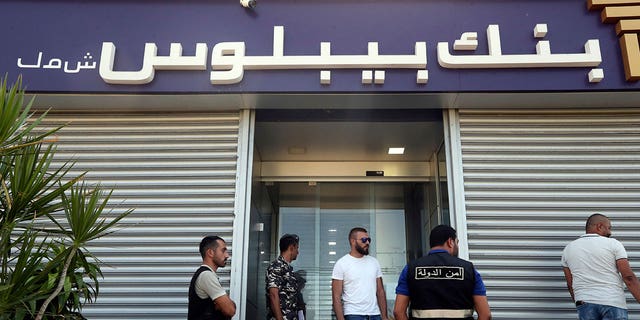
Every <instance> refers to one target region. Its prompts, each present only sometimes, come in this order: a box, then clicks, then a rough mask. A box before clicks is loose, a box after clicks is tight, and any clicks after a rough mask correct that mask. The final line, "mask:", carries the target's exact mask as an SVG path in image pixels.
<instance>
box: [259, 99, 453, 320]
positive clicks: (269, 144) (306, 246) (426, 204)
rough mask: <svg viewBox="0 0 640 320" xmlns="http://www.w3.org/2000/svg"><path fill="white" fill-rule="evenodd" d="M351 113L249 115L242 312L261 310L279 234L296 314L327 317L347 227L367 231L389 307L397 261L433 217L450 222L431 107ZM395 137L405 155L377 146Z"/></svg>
mask: <svg viewBox="0 0 640 320" xmlns="http://www.w3.org/2000/svg"><path fill="white" fill-rule="evenodd" d="M361 113H362V112H354V111H350V112H348V114H347V115H346V116H345V118H340V117H337V116H336V114H335V113H331V114H330V119H319V118H322V117H318V116H317V115H316V116H315V117H313V118H312V119H313V121H310V120H309V119H306V118H304V117H298V118H296V119H291V118H287V119H284V120H283V119H280V118H278V119H275V118H274V117H273V115H270V116H266V117H265V116H263V117H260V116H256V130H255V135H254V136H255V148H254V162H253V163H254V165H253V167H254V175H253V180H254V184H253V188H252V192H251V194H252V196H251V198H252V201H251V215H250V226H251V227H250V230H249V241H248V243H249V247H248V249H249V250H248V259H247V261H248V271H249V272H248V273H247V274H246V281H247V285H246V288H247V291H246V297H247V298H246V302H247V303H246V306H247V307H246V308H247V309H246V315H247V317H246V319H264V318H265V314H266V308H267V300H266V291H265V273H266V269H267V267H268V266H269V264H270V262H271V261H273V260H274V259H276V258H277V257H278V255H279V248H278V240H279V238H280V237H281V236H282V235H283V234H286V233H289V234H291V233H294V234H297V235H298V236H299V237H300V253H299V256H298V258H297V259H296V260H295V261H294V262H293V263H292V265H293V267H294V271H295V272H296V274H297V276H298V277H299V279H300V282H301V283H303V285H304V287H303V288H302V294H303V300H304V303H305V305H306V315H307V316H306V319H310V320H326V319H335V317H334V316H333V312H332V299H331V273H332V270H333V266H334V264H335V262H336V261H337V260H338V259H339V258H341V257H342V256H344V255H345V254H348V252H349V249H350V248H349V242H348V234H349V231H350V230H351V228H353V227H364V228H366V229H367V230H368V232H369V235H370V236H371V238H372V239H373V241H372V243H371V245H370V249H369V253H370V255H371V256H374V257H375V258H376V259H378V261H379V262H380V266H381V268H382V272H383V283H384V286H385V291H386V295H387V304H388V311H389V313H391V311H392V310H393V302H394V300H395V287H396V285H397V280H398V276H399V275H400V272H401V271H402V268H403V267H404V265H405V264H406V263H407V262H408V261H410V260H413V259H416V258H417V257H420V256H422V255H423V254H424V253H425V252H426V251H427V250H428V232H429V230H430V229H431V228H432V227H433V226H435V225H437V224H449V223H450V216H449V210H448V195H447V189H448V188H447V177H446V159H445V148H444V137H443V128H442V127H443V124H442V118H441V116H437V115H439V114H440V113H438V112H435V111H434V112H429V113H428V114H429V116H425V114H426V113H424V112H423V113H421V112H407V113H404V115H403V116H398V112H397V111H396V112H391V113H379V112H373V111H371V110H369V111H366V115H363V116H359V115H358V114H361ZM433 115H435V116H433ZM320 120H323V121H320ZM401 143H403V146H405V147H406V148H407V151H408V152H407V153H406V154H404V155H389V154H388V153H387V149H388V148H389V147H393V146H398V145H400V144H401ZM383 149H384V150H383ZM381 150H383V151H384V154H382V152H380V151H381Z"/></svg>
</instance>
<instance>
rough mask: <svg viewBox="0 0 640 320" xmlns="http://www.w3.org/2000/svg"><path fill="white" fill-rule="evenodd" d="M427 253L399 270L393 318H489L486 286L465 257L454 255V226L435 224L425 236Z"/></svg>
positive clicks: (456, 253) (456, 243) (399, 319)
mask: <svg viewBox="0 0 640 320" xmlns="http://www.w3.org/2000/svg"><path fill="white" fill-rule="evenodd" d="M429 244H430V246H431V250H430V251H429V254H428V255H427V256H424V257H422V258H419V259H417V260H415V261H413V262H411V263H409V264H408V265H407V266H406V267H405V268H404V269H403V270H402V273H401V274H400V279H399V280H398V286H397V287H396V304H395V307H394V309H393V315H394V316H395V318H396V319H397V320H407V319H409V318H408V317H407V308H408V307H409V303H411V318H410V319H432V320H441V319H447V320H451V319H464V320H473V310H474V309H475V311H476V312H477V313H478V320H490V319H491V310H490V308H489V303H488V302H487V290H486V288H485V286H484V283H483V282H482V278H481V277H480V274H479V273H478V272H477V271H476V270H475V268H474V267H473V264H472V263H471V262H469V261H466V260H462V259H460V258H458V238H457V236H456V230H455V229H453V228H451V227H450V226H445V225H439V226H437V227H435V228H433V230H431V235H430V236H429Z"/></svg>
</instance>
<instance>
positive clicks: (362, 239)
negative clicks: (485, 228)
mask: <svg viewBox="0 0 640 320" xmlns="http://www.w3.org/2000/svg"><path fill="white" fill-rule="evenodd" d="M360 241H362V243H367V242H369V243H371V241H373V239H371V238H367V237H362V238H360Z"/></svg>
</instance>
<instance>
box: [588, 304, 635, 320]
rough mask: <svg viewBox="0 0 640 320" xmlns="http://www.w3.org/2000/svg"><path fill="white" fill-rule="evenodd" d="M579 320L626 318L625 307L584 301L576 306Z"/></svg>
mask: <svg viewBox="0 0 640 320" xmlns="http://www.w3.org/2000/svg"><path fill="white" fill-rule="evenodd" d="M577 309H578V318H580V320H628V319H629V318H628V312H627V309H622V308H617V307H612V306H606V305H603V304H595V303H588V302H585V303H584V304H582V305H580V306H578V308H577Z"/></svg>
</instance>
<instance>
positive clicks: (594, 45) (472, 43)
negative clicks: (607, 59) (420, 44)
mask: <svg viewBox="0 0 640 320" xmlns="http://www.w3.org/2000/svg"><path fill="white" fill-rule="evenodd" d="M546 34H547V27H546V25H545V24H537V25H536V27H535V29H534V37H536V38H542V37H544V36H545V35H546ZM477 45H478V43H477V33H475V32H465V33H463V34H462V36H461V37H460V39H458V40H455V41H454V45H453V48H454V50H476V48H477ZM487 45H488V51H489V54H488V55H482V56H478V55H452V54H451V53H449V43H448V42H439V43H438V46H437V51H438V63H439V64H440V66H442V67H444V68H451V69H480V68H542V67H551V68H559V67H596V66H598V65H600V63H602V56H601V54H600V41H599V40H597V39H590V40H587V42H586V43H585V45H584V49H585V52H584V53H566V54H551V44H550V42H549V41H544V40H540V41H538V43H537V44H536V54H510V55H504V54H502V46H501V42H500V28H499V26H498V25H489V26H488V27H487ZM594 70H597V69H594ZM599 70H600V71H599V72H598V74H602V70H601V69H599ZM603 77H604V74H602V77H598V78H599V79H598V80H597V81H600V80H602V78H603ZM590 81H591V77H590ZM597 81H591V82H597Z"/></svg>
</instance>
